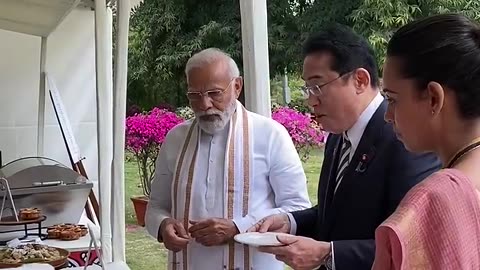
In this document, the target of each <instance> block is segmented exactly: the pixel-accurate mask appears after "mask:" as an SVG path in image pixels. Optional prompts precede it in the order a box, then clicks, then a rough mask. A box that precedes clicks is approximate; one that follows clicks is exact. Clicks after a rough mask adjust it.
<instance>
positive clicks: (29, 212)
mask: <svg viewBox="0 0 480 270" xmlns="http://www.w3.org/2000/svg"><path fill="white" fill-rule="evenodd" d="M41 214H42V211H41V210H40V209H38V208H22V209H20V211H19V212H18V215H19V217H20V219H23V220H32V219H38V218H40V216H41Z"/></svg>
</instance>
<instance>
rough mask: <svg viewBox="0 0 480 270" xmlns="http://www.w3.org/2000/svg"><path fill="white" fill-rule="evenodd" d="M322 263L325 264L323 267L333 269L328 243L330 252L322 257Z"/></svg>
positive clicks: (328, 269)
mask: <svg viewBox="0 0 480 270" xmlns="http://www.w3.org/2000/svg"><path fill="white" fill-rule="evenodd" d="M323 265H324V266H325V268H327V270H332V269H333V261H332V248H331V244H330V252H329V253H328V254H327V256H325V258H324V259H323Z"/></svg>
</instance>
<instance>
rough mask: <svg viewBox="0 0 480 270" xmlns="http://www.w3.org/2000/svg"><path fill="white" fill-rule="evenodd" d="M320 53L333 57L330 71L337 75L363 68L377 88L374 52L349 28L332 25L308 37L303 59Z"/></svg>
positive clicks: (376, 68) (304, 46) (304, 45)
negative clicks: (327, 53) (326, 53)
mask: <svg viewBox="0 0 480 270" xmlns="http://www.w3.org/2000/svg"><path fill="white" fill-rule="evenodd" d="M320 52H329V53H331V54H332V55H333V57H334V62H333V63H332V67H331V69H332V70H333V71H335V72H337V73H338V74H345V73H347V72H350V71H353V70H355V69H357V68H364V69H366V70H367V71H368V73H370V80H371V85H372V86H373V87H376V86H378V67H377V62H376V61H375V55H374V52H373V50H372V48H371V47H370V45H369V44H368V42H367V41H366V40H365V39H364V38H363V37H362V36H360V35H358V34H357V33H355V32H354V31H353V30H352V29H351V28H349V27H347V26H345V25H341V24H333V25H329V26H327V27H325V28H324V29H322V30H321V31H319V32H317V33H315V34H312V35H311V36H310V37H308V39H307V40H306V41H305V42H304V44H303V57H306V56H307V55H309V54H312V53H320Z"/></svg>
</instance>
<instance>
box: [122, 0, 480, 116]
mask: <svg viewBox="0 0 480 270" xmlns="http://www.w3.org/2000/svg"><path fill="white" fill-rule="evenodd" d="M267 8H268V18H267V20H268V35H269V36H268V39H269V60H270V74H271V76H272V78H275V77H276V76H277V75H281V74H283V73H284V71H285V70H287V71H288V72H289V73H293V74H294V75H298V72H299V71H300V69H301V62H300V61H301V59H300V56H301V54H300V52H301V50H300V49H301V43H302V41H303V40H304V39H305V38H306V37H307V36H308V35H309V34H310V33H312V32H315V31H318V30H319V29H320V28H321V27H323V26H325V25H327V24H330V23H332V22H337V23H342V24H346V25H349V26H351V27H353V28H354V29H355V30H356V31H358V32H359V33H360V34H362V35H364V36H365V37H366V38H368V40H369V42H370V43H371V44H372V46H373V47H374V49H375V51H376V54H377V58H378V61H379V64H380V65H379V66H380V67H381V66H382V63H383V61H384V56H385V47H386V44H387V42H388V39H389V38H390V36H391V35H392V33H393V32H394V31H395V30H396V29H398V28H399V27H400V26H402V25H404V24H406V23H408V22H410V21H412V20H414V19H416V18H420V17H424V16H428V15H432V14H438V13H446V12H460V13H463V14H466V15H467V16H469V17H471V18H474V19H479V18H480V1H478V0H267ZM240 20H241V17H240V6H239V1H238V0H203V1H197V0H144V1H143V3H142V4H140V5H139V6H138V7H137V8H136V9H135V10H134V11H133V16H132V18H131V29H130V30H131V31H130V41H129V42H130V44H129V78H128V98H129V103H130V104H137V105H140V107H142V108H143V109H150V108H151V107H153V106H157V105H159V103H168V104H173V105H175V106H184V105H186V102H187V100H186V98H185V88H186V83H185V76H184V67H185V64H186V61H187V60H188V58H189V57H190V56H191V55H192V54H194V53H195V52H197V51H199V50H201V49H204V48H207V47H217V48H220V49H222V50H224V51H226V52H228V53H229V54H231V55H232V57H233V58H234V59H235V61H236V62H237V63H238V65H239V67H240V69H242V66H243V65H242V41H241V35H242V31H241V21H240ZM272 85H275V84H272Z"/></svg>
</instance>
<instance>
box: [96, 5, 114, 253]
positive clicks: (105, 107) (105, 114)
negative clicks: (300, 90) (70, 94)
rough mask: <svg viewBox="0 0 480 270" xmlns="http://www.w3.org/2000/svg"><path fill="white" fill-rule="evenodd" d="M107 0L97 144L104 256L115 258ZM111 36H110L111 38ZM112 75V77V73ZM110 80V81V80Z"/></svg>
mask: <svg viewBox="0 0 480 270" xmlns="http://www.w3.org/2000/svg"><path fill="white" fill-rule="evenodd" d="M108 30H109V26H108V14H107V7H106V2H105V0H95V63H96V77H97V78H96V84H97V143H98V182H99V192H98V193H99V199H100V223H101V237H100V239H101V243H102V255H103V257H104V259H105V261H106V262H111V261H112V234H111V226H110V203H111V189H110V184H111V179H112V177H111V176H112V174H111V169H112V167H111V166H112V159H113V157H112V156H113V153H112V144H113V143H112V128H113V126H112V93H111V88H110V86H111V80H112V78H111V73H110V70H111V65H112V62H111V61H110V62H109V60H111V55H112V46H111V43H110V44H109V39H110V40H111V34H112V33H111V31H110V32H109V31H108ZM109 35H110V38H109ZM109 75H110V76H109ZM109 82H110V83H109Z"/></svg>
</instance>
